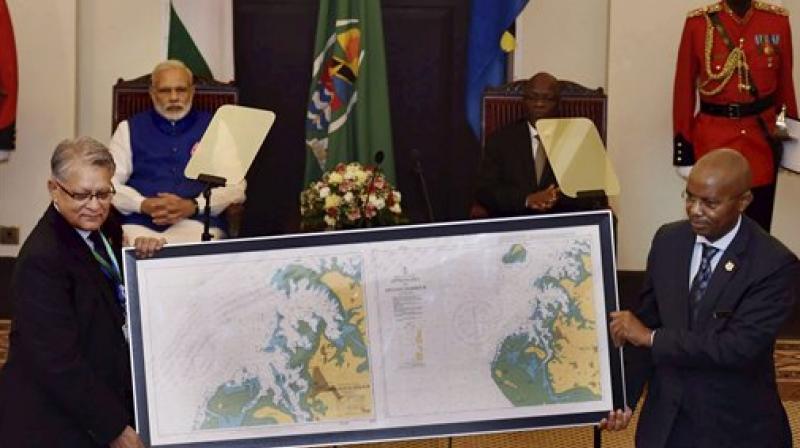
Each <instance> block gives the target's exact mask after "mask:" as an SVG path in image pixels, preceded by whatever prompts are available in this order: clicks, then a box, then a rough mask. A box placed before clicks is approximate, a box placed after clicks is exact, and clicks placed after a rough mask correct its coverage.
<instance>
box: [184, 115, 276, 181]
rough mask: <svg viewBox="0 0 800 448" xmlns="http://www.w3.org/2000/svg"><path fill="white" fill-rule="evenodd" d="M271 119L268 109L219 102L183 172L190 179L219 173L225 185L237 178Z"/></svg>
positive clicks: (249, 161) (265, 133)
mask: <svg viewBox="0 0 800 448" xmlns="http://www.w3.org/2000/svg"><path fill="white" fill-rule="evenodd" d="M274 123H275V113H274V112H272V111H268V110H261V109H253V108H250V107H242V106H234V105H229V104H228V105H224V106H221V107H220V108H219V109H217V112H216V113H215V114H214V117H213V118H212V119H211V123H210V124H209V125H208V129H207V130H206V132H205V134H203V138H201V139H200V143H198V145H197V148H196V149H195V151H194V154H192V158H191V160H189V163H188V164H187V165H186V170H184V174H185V175H186V177H188V178H190V179H197V178H198V177H199V176H200V175H201V174H207V175H211V176H217V177H222V178H224V179H225V180H226V181H227V183H228V184H229V185H230V184H235V183H237V182H239V181H241V180H242V179H244V175H245V174H246V173H247V170H248V169H249V168H250V164H251V163H253V159H255V157H256V154H257V153H258V150H259V148H261V144H262V143H263V142H264V138H266V136H267V133H268V132H269V130H270V128H272V125H273V124H274Z"/></svg>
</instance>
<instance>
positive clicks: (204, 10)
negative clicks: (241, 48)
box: [167, 0, 234, 82]
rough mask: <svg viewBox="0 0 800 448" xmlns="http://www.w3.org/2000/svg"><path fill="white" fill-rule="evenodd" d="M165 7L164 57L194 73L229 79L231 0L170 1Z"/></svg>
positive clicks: (231, 63)
mask: <svg viewBox="0 0 800 448" xmlns="http://www.w3.org/2000/svg"><path fill="white" fill-rule="evenodd" d="M169 10H170V11H169V37H168V41H167V58H169V59H178V60H180V61H182V62H183V63H184V64H186V66H187V67H189V69H190V70H191V71H192V73H194V74H195V75H197V76H201V77H203V78H207V79H216V80H217V81H223V82H228V81H231V80H233V79H234V74H233V11H232V8H231V0H170V2H169Z"/></svg>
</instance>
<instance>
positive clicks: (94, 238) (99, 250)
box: [89, 230, 111, 265]
mask: <svg viewBox="0 0 800 448" xmlns="http://www.w3.org/2000/svg"><path fill="white" fill-rule="evenodd" d="M89 241H91V242H92V244H94V253H95V254H96V255H97V256H99V257H100V258H102V259H103V260H104V261H105V262H106V263H107V264H109V265H110V264H111V260H109V259H108V252H106V246H105V244H103V238H102V237H101V236H100V232H98V231H97V230H93V231H92V232H91V233H89ZM98 261H99V260H98ZM101 264H102V263H101Z"/></svg>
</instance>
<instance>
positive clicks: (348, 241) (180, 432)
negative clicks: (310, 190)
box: [124, 211, 624, 447]
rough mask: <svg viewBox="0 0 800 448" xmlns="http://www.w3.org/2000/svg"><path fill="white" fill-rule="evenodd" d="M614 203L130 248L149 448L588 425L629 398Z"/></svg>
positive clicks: (133, 328) (136, 364) (128, 269)
mask: <svg viewBox="0 0 800 448" xmlns="http://www.w3.org/2000/svg"><path fill="white" fill-rule="evenodd" d="M613 248H614V244H613V229H612V220H611V214H610V213H609V212H605V211H603V212H589V213H578V214H566V215H551V216H544V217H526V218H509V219H500V220H486V221H470V222H456V223H446V224H435V225H425V226H401V227H391V228H381V229H366V230H354V231H342V232H330V233H319V234H303V235H287V236H279V237H265V238H255V239H243V240H230V241H221V242H212V243H199V244H191V245H179V246H167V247H165V248H164V249H163V250H162V251H161V252H160V253H159V254H158V255H157V256H156V257H155V258H151V259H146V260H137V259H136V258H135V256H134V255H133V253H132V252H131V251H126V252H125V255H124V261H125V263H124V264H125V275H126V278H127V279H128V282H127V288H128V298H129V301H128V309H129V313H128V315H129V319H130V332H131V335H130V342H131V350H132V360H133V370H134V375H133V377H134V391H135V406H136V420H137V427H138V429H139V432H140V434H141V435H142V437H143V439H144V441H145V443H146V444H148V446H154V447H162V446H182V445H187V446H188V444H191V446H192V447H197V446H200V447H205V446H208V447H217V446H226V447H251V446H252V447H255V446H259V447H262V446H266V447H277V446H307V445H331V444H345V443H355V442H365V441H380V440H393V439H405V438H422V437H435V436H445V435H454V434H467V433H481V432H496V431H509V430H521V429H531V428H540V427H550V426H565V425H582V424H586V425H589V424H594V423H597V422H598V421H599V420H600V419H601V418H602V417H603V416H605V415H606V414H607V412H608V411H609V410H610V409H612V408H614V409H617V408H621V407H623V406H624V388H623V384H622V373H621V355H620V353H619V351H618V350H616V349H613V346H612V345H611V343H610V339H609V335H608V331H607V315H608V312H609V311H611V310H614V309H617V307H618V301H617V289H616V275H615V264H614V254H613Z"/></svg>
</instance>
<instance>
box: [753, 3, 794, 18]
mask: <svg viewBox="0 0 800 448" xmlns="http://www.w3.org/2000/svg"><path fill="white" fill-rule="evenodd" d="M753 8H756V9H760V10H761V11H767V12H771V13H773V14H778V15H780V16H788V15H789V10H788V9H786V8H784V7H783V6H778V5H773V4H771V3H767V2H762V1H758V0H756V1H754V2H753Z"/></svg>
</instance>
